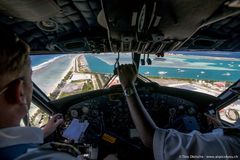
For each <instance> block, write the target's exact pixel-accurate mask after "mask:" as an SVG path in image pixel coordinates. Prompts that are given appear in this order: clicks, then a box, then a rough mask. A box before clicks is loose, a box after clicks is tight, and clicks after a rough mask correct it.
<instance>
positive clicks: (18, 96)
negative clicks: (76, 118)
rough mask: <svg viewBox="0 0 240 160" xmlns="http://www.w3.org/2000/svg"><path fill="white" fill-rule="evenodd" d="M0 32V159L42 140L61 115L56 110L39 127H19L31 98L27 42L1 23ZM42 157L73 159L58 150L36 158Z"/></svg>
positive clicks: (10, 157) (20, 151)
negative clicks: (41, 126) (47, 120)
mask: <svg viewBox="0 0 240 160" xmlns="http://www.w3.org/2000/svg"><path fill="white" fill-rule="evenodd" d="M0 33H1V34H0V35H1V38H0V75H1V76H0V159H4V160H8V159H15V158H16V157H18V156H19V155H22V154H24V153H26V152H28V151H29V149H33V148H36V147H37V146H38V145H39V144H42V143H43V140H44V137H47V136H48V135H50V134H51V133H53V132H54V131H55V129H56V127H57V126H58V125H60V124H61V123H62V122H63V119H62V118H61V116H60V114H56V115H54V116H53V117H52V118H51V119H50V120H49V122H48V123H47V124H46V125H45V127H44V128H42V129H40V128H35V127H20V121H21V119H22V118H23V117H24V116H26V115H27V113H28V110H29V107H30V103H31V100H32V79H31V75H32V69H31V62H30V57H29V55H28V53H29V46H28V45H27V44H26V43H25V42H24V41H22V40H20V39H18V38H17V36H15V35H14V34H13V33H11V32H10V31H8V30H6V29H5V28H3V27H0ZM39 156H40V155H38V157H39ZM42 157H43V158H44V159H50V158H51V157H55V158H56V159H73V157H72V156H71V155H68V154H66V153H61V152H56V153H54V152H51V154H49V153H48V155H44V154H41V156H40V157H39V158H42ZM49 157H50V158H49ZM25 159H26V158H25ZM31 159H34V158H33V157H31ZM51 159H53V158H51Z"/></svg>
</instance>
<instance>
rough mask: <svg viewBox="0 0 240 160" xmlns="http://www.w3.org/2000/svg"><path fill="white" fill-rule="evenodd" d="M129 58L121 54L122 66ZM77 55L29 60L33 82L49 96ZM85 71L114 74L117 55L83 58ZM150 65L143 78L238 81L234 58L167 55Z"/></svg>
mask: <svg viewBox="0 0 240 160" xmlns="http://www.w3.org/2000/svg"><path fill="white" fill-rule="evenodd" d="M130 55H131V54H121V55H120V60H119V62H120V63H121V64H125V63H131V58H130ZM75 56H77V55H71V54H70V55H61V54H58V55H37V56H31V60H32V68H33V81H34V82H35V83H36V84H37V85H38V86H39V87H40V88H41V89H42V90H43V91H44V92H45V93H47V94H48V93H50V92H51V91H52V90H53V89H54V88H55V87H56V86H57V84H58V83H59V82H60V81H61V79H62V77H63V76H64V75H65V74H66V73H67V71H68V70H69V67H70V66H71V63H72V60H73V59H74V57H75ZM85 58H86V61H87V63H88V64H87V65H88V68H89V69H90V70H91V71H92V72H94V73H104V74H113V68H114V64H115V62H116V58H117V54H106V53H105V54H86V55H85ZM150 58H151V59H152V65H144V66H140V68H139V72H140V73H141V74H142V75H145V76H155V77H159V78H161V77H166V78H183V79H188V78H189V79H202V80H214V81H230V82H234V81H236V80H238V79H239V78H240V76H239V75H240V60H239V59H236V58H231V59H224V58H209V57H201V56H184V55H170V56H166V57H164V58H156V56H155V55H152V56H150Z"/></svg>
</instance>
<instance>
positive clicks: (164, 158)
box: [153, 128, 240, 160]
mask: <svg viewBox="0 0 240 160" xmlns="http://www.w3.org/2000/svg"><path fill="white" fill-rule="evenodd" d="M153 152H154V157H155V160H173V159H174V160H176V159H180V160H181V159H231V160H233V159H240V137H235V136H226V135H223V129H216V130H214V131H213V132H211V133H204V134H203V133H200V132H198V131H193V132H191V133H188V134H186V133H181V132H178V131H176V130H174V129H168V130H166V129H160V128H158V129H156V131H155V133H154V139H153Z"/></svg>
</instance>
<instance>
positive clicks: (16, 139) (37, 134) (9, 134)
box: [0, 127, 43, 148]
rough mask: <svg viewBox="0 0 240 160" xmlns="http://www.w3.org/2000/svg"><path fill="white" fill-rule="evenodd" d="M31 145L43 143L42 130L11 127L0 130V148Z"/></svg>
mask: <svg viewBox="0 0 240 160" xmlns="http://www.w3.org/2000/svg"><path fill="white" fill-rule="evenodd" d="M29 143H33V144H40V143H43V132H42V130H41V129H40V128H35V127H9V128H3V129H0V148H3V147H9V146H13V145H18V144H29Z"/></svg>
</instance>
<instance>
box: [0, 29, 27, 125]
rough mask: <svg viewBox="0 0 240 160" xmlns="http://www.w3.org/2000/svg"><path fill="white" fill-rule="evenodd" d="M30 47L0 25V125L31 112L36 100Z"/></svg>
mask: <svg viewBox="0 0 240 160" xmlns="http://www.w3.org/2000/svg"><path fill="white" fill-rule="evenodd" d="M29 51H30V49H29V46H28V45H27V44H26V43H25V42H24V41H22V40H20V39H19V38H18V37H17V36H16V35H15V34H13V33H12V32H10V31H8V30H6V29H5V28H3V27H0V109H1V112H0V119H1V120H0V127H4V124H1V123H2V122H3V121H4V120H5V121H9V122H8V123H9V125H12V126H14V125H18V124H19V122H20V119H21V118H22V117H24V116H25V115H26V114H27V110H28V108H29V106H30V103H31V100H32V98H31V97H32V81H31V74H32V70H31V62H30V57H29V54H28V53H29ZM7 119H9V120H7ZM10 121H12V122H10ZM6 127H11V126H6Z"/></svg>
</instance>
